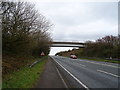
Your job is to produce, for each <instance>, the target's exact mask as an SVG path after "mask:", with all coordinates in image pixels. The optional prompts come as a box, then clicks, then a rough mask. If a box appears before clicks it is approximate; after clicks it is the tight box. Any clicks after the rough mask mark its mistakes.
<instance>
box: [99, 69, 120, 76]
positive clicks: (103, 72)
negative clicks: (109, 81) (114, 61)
mask: <svg viewBox="0 0 120 90" xmlns="http://www.w3.org/2000/svg"><path fill="white" fill-rule="evenodd" d="M97 71H99V72H103V73H106V74H109V75H112V76H115V77H120V76H118V75H116V74H112V73H109V72H106V71H103V70H97Z"/></svg>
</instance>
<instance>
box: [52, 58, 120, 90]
mask: <svg viewBox="0 0 120 90" xmlns="http://www.w3.org/2000/svg"><path fill="white" fill-rule="evenodd" d="M51 58H52V59H53V61H54V62H55V63H56V65H57V66H58V67H59V68H61V69H63V71H64V73H68V74H67V75H69V76H67V75H65V76H66V77H69V78H70V76H71V78H72V79H71V82H73V84H74V85H76V86H75V87H77V88H79V87H80V88H81V87H82V88H86V89H87V90H89V89H90V88H118V86H119V85H118V81H119V80H118V79H119V78H120V76H119V72H118V71H119V69H120V67H118V64H114V63H107V62H98V61H90V60H82V59H70V58H67V57H62V56H51ZM61 71H62V70H61Z"/></svg>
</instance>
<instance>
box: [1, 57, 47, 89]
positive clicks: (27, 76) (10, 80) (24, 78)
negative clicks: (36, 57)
mask: <svg viewBox="0 0 120 90" xmlns="http://www.w3.org/2000/svg"><path fill="white" fill-rule="evenodd" d="M46 62H47V57H45V58H43V59H42V60H41V61H40V62H39V63H37V64H36V65H34V66H33V67H32V68H30V67H24V68H22V69H21V70H20V71H16V72H13V73H11V74H9V75H7V76H6V78H5V79H3V82H2V88H3V89H4V88H33V87H34V85H35V83H36V82H37V79H38V78H39V76H40V74H41V73H42V71H43V68H44V65H45V63H46Z"/></svg>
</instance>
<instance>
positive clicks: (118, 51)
mask: <svg viewBox="0 0 120 90" xmlns="http://www.w3.org/2000/svg"><path fill="white" fill-rule="evenodd" d="M71 53H72V54H76V55H77V56H78V57H82V58H89V59H90V58H92V59H93V60H97V61H99V59H96V58H102V59H101V60H102V61H110V62H116V61H112V60H105V59H113V58H114V59H118V60H119V59H120V36H112V35H111V36H105V37H103V38H101V39H97V40H96V41H95V42H92V41H86V42H85V48H79V49H73V50H68V51H64V52H58V53H56V55H62V56H68V55H70V54H71ZM101 60H100V61H101Z"/></svg>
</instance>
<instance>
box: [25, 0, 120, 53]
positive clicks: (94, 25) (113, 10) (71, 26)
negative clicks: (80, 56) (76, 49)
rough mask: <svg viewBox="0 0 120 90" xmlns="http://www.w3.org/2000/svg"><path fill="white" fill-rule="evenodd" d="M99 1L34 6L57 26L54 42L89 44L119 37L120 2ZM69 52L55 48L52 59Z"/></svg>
mask: <svg viewBox="0 0 120 90" xmlns="http://www.w3.org/2000/svg"><path fill="white" fill-rule="evenodd" d="M27 1H29V0H27ZM96 1H97V0H96ZM96 1H95V0H93V1H91V2H90V1H89V2H88V1H87V2H83V1H82V2H81V1H80V0H74V1H73V0H66V1H65V0H58V1H55V0H50V1H47V0H45V1H39V0H38V1H37V0H35V1H34V2H32V3H34V4H35V7H36V9H38V11H39V13H41V14H42V15H44V16H45V17H46V18H47V19H48V20H49V21H50V22H51V23H52V24H53V27H52V29H51V31H50V32H51V36H52V39H53V41H75V42H85V41H88V40H91V41H95V40H97V39H99V38H102V37H104V36H106V35H115V36H117V35H118V2H117V0H107V1H106V2H101V1H100V0H99V1H100V2H96ZM102 1H103V0H102ZM104 1H105V0H104ZM113 1H115V2H113ZM69 49H72V48H66V47H65V48H63V47H59V48H58V47H57V48H56V47H55V48H51V52H50V55H54V54H55V53H56V52H59V51H64V50H69Z"/></svg>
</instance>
